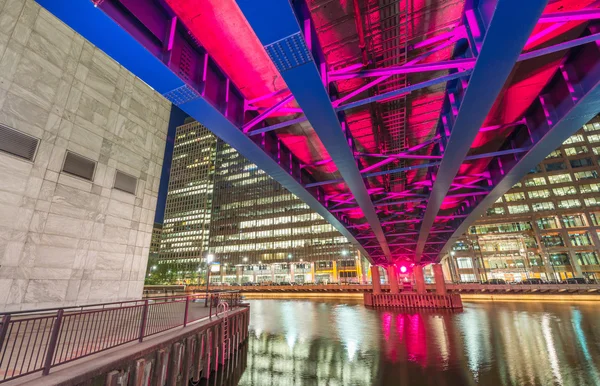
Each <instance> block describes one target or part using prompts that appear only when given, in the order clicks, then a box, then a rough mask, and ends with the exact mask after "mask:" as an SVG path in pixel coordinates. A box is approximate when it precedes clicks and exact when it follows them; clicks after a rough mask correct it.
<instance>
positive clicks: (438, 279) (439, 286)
mask: <svg viewBox="0 0 600 386" xmlns="http://www.w3.org/2000/svg"><path fill="white" fill-rule="evenodd" d="M433 278H434V279H435V292H437V294H438V295H446V293H447V291H446V280H445V279H444V271H443V270H442V265H441V264H433Z"/></svg>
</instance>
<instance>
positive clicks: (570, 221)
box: [562, 213, 587, 228]
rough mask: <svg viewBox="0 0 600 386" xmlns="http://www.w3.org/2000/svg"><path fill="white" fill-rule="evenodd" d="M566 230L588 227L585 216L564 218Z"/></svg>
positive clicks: (577, 215) (565, 216)
mask: <svg viewBox="0 0 600 386" xmlns="http://www.w3.org/2000/svg"><path fill="white" fill-rule="evenodd" d="M562 223H563V225H564V227H565V228H577V227H584V226H587V224H586V221H585V216H584V215H583V214H581V213H578V214H571V215H564V216H562Z"/></svg>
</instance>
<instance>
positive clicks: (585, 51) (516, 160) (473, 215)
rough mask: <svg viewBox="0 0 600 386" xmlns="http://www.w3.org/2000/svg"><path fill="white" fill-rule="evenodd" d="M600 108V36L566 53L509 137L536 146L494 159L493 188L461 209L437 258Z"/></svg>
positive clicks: (517, 144) (517, 141)
mask: <svg viewBox="0 0 600 386" xmlns="http://www.w3.org/2000/svg"><path fill="white" fill-rule="evenodd" d="M590 29H591V32H592V33H598V32H600V28H598V27H591V28H590ZM599 112H600V47H599V43H598V42H593V43H590V44H588V45H586V46H584V47H580V48H578V49H577V50H576V51H575V52H572V53H571V54H570V55H569V56H568V57H567V60H565V64H564V65H562V66H561V68H560V69H558V70H557V72H556V74H555V76H554V77H553V78H552V80H551V81H550V82H549V84H547V85H546V86H545V87H544V89H543V90H542V92H541V93H540V95H539V97H538V99H536V101H535V102H534V103H533V104H532V106H530V108H529V109H528V110H527V113H526V116H525V118H526V119H525V121H526V125H523V126H521V127H520V128H519V129H517V131H515V133H513V136H512V137H511V138H508V139H507V141H506V143H511V144H512V145H513V146H530V147H531V149H530V150H529V152H527V153H525V154H522V155H521V156H520V157H519V156H516V157H515V156H514V155H513V156H511V157H506V156H505V157H498V159H496V160H495V161H496V162H495V164H492V165H495V166H494V167H490V179H491V180H492V184H493V185H494V188H493V189H492V190H491V191H490V193H489V194H487V195H486V196H485V197H482V196H479V197H477V198H475V197H473V198H472V199H471V202H469V204H468V205H466V206H465V208H464V209H463V210H462V211H458V212H457V214H468V216H467V217H466V218H465V219H464V220H463V221H462V222H460V224H459V223H458V222H457V223H456V224H454V227H455V229H456V230H455V231H454V233H453V234H452V235H451V236H450V238H449V239H448V241H447V242H446V244H445V245H444V247H443V248H442V250H441V254H440V255H439V256H438V260H439V259H440V257H441V256H442V254H443V253H444V252H445V251H447V250H449V248H451V247H452V245H453V244H454V243H455V242H456V240H457V239H458V238H459V237H461V236H462V235H463V234H464V233H466V232H467V230H468V229H469V227H470V226H471V225H472V224H473V223H474V222H475V221H476V220H477V219H478V218H480V217H481V216H482V215H484V214H485V212H486V210H487V209H488V208H489V207H491V206H492V205H493V204H494V203H495V202H496V201H497V200H498V199H499V198H500V197H502V196H503V195H504V193H506V192H507V191H508V190H509V189H511V188H512V187H513V185H514V184H516V183H517V182H519V181H521V179H522V178H523V177H525V176H526V175H527V174H528V173H529V171H530V170H531V169H533V168H535V167H536V166H537V165H538V164H540V162H542V161H543V160H544V159H545V157H546V156H547V155H548V154H549V153H550V152H552V151H553V150H555V149H557V148H558V147H559V146H560V145H561V144H562V143H563V142H564V141H565V140H566V139H567V138H569V137H570V136H571V135H573V134H575V132H577V131H578V130H579V129H580V128H581V127H582V126H583V125H584V124H586V123H587V122H589V121H590V120H591V119H593V118H594V117H595V116H596V115H597V114H598V113H599ZM520 142H521V143H520Z"/></svg>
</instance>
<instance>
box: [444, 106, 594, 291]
mask: <svg viewBox="0 0 600 386" xmlns="http://www.w3.org/2000/svg"><path fill="white" fill-rule="evenodd" d="M599 159H600V119H599V118H598V117H597V118H596V119H594V120H592V121H591V122H590V123H588V124H587V125H585V126H584V127H583V128H582V129H581V130H579V131H578V132H577V133H576V134H574V135H572V136H571V137H570V138H568V139H567V140H566V141H565V142H564V143H563V144H562V146H561V147H559V148H558V149H556V150H554V151H552V152H551V153H550V154H549V155H548V156H547V157H546V159H545V160H544V161H543V162H542V163H541V164H539V165H538V166H537V167H536V168H534V169H533V170H531V171H530V172H529V175H527V176H526V177H525V178H523V180H522V181H520V182H519V183H517V184H516V185H514V186H513V187H512V189H510V191H508V192H507V193H506V194H504V196H503V197H502V198H501V199H499V200H498V201H497V202H496V203H495V204H494V205H493V206H492V207H491V208H489V209H488V211H487V215H486V216H484V217H482V218H481V219H480V220H478V221H477V222H476V223H475V224H474V225H473V226H472V227H470V229H469V232H468V233H467V234H465V235H463V237H462V238H461V239H459V241H458V242H457V243H456V244H455V245H454V246H453V248H452V249H451V252H450V254H449V256H448V258H447V260H446V264H447V268H448V269H449V271H450V273H451V274H452V276H453V278H454V280H456V281H467V282H468V281H487V280H490V279H503V280H506V281H509V282H513V281H516V282H519V281H522V280H524V279H526V278H541V279H543V280H548V281H562V280H565V279H567V278H572V277H585V278H587V279H590V280H600V260H599V254H600V166H599Z"/></svg>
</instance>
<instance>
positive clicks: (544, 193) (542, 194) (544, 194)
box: [527, 189, 550, 199]
mask: <svg viewBox="0 0 600 386" xmlns="http://www.w3.org/2000/svg"><path fill="white" fill-rule="evenodd" d="M527 194H528V195H529V198H534V199H535V198H548V197H550V191H549V190H548V189H543V190H534V191H531V192H528V193H527Z"/></svg>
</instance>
